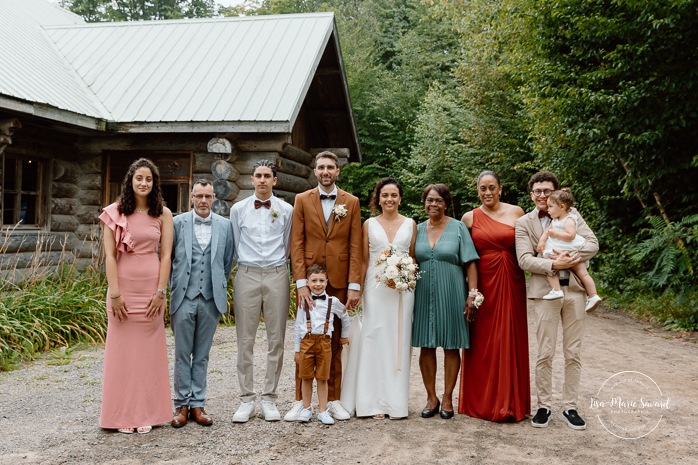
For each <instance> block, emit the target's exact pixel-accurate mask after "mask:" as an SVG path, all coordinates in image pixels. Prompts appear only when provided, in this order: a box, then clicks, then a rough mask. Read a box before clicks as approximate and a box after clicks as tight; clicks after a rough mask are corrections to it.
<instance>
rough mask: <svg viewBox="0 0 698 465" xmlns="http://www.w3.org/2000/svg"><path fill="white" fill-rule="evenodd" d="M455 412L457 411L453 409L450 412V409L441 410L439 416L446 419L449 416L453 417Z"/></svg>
mask: <svg viewBox="0 0 698 465" xmlns="http://www.w3.org/2000/svg"><path fill="white" fill-rule="evenodd" d="M454 413H455V412H454V411H453V410H451V411H450V412H449V411H448V410H441V412H439V416H440V417H441V418H443V419H444V420H448V419H449V418H453V414H454Z"/></svg>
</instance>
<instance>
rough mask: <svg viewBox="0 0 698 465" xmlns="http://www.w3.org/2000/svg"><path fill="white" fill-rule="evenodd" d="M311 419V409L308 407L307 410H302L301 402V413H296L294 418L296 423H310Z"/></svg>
mask: <svg viewBox="0 0 698 465" xmlns="http://www.w3.org/2000/svg"><path fill="white" fill-rule="evenodd" d="M311 418H313V407H312V406H310V407H308V408H303V402H301V411H300V412H298V415H297V416H296V421H302V422H303V423H307V422H309V421H310V419H311Z"/></svg>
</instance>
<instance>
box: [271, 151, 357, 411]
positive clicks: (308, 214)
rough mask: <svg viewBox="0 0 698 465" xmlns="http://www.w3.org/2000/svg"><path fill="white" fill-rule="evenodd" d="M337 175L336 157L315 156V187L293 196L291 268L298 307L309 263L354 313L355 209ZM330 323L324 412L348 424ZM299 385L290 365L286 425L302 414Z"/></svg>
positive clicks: (306, 296)
mask: <svg viewBox="0 0 698 465" xmlns="http://www.w3.org/2000/svg"><path fill="white" fill-rule="evenodd" d="M338 175H339V163H338V160H337V156H336V155H335V154H334V153H332V152H327V151H326V152H320V153H319V154H317V156H316V157H315V176H316V177H317V179H318V186H317V188H314V189H310V190H308V191H306V192H303V193H302V194H299V195H297V196H296V200H295V203H294V208H293V222H292V226H291V265H292V267H293V279H294V280H295V282H296V288H297V295H298V306H299V307H304V308H305V306H312V305H314V303H313V299H312V298H311V296H310V290H309V289H308V286H307V280H306V269H307V267H309V266H310V265H312V264H313V263H320V264H322V265H325V266H326V267H327V274H328V278H329V284H328V286H327V294H328V295H331V296H335V297H337V298H338V299H339V300H341V301H342V302H344V303H345V306H346V309H349V310H352V309H354V308H356V306H358V305H359V302H360V300H361V285H360V282H361V267H362V256H361V254H362V250H361V241H362V236H361V208H360V206H359V199H357V198H356V197H354V196H353V195H351V194H349V193H348V192H345V191H343V190H342V189H339V188H338V187H337V186H336V185H335V180H336V179H337V176H338ZM334 323H335V329H334V331H333V332H332V363H331V365H330V379H329V381H328V388H329V389H328V396H327V400H328V401H329V402H328V404H327V409H328V411H329V412H330V414H331V415H332V416H333V417H334V418H335V419H336V420H348V419H349V412H347V411H346V410H345V409H344V407H342V404H341V403H340V402H339V395H340V392H341V388H342V361H341V355H342V346H341V345H340V343H339V336H340V335H341V332H342V331H341V320H340V319H339V318H335V321H334ZM338 326H339V327H338ZM300 386H301V383H300V379H299V378H298V366H296V402H294V403H293V407H292V408H291V410H290V411H289V412H288V413H287V414H286V416H285V417H284V420H286V421H294V420H295V419H296V417H297V416H298V413H300V411H301V410H302V409H303V402H302V401H301V391H300Z"/></svg>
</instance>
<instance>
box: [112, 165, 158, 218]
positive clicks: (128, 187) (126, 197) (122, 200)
mask: <svg viewBox="0 0 698 465" xmlns="http://www.w3.org/2000/svg"><path fill="white" fill-rule="evenodd" d="M138 168H148V169H149V170H150V172H151V173H152V174H153V189H152V190H151V191H150V193H149V194H148V215H150V216H153V217H155V218H159V217H160V215H162V209H163V207H164V206H165V201H164V200H163V198H162V189H160V170H158V167H157V166H155V163H153V162H152V161H150V160H148V159H147V158H139V159H138V160H136V161H134V162H133V163H131V166H129V168H128V172H127V173H126V176H124V180H123V181H122V182H121V194H120V195H119V198H118V199H117V200H116V204H117V208H118V210H119V213H122V214H124V215H130V214H132V213H133V212H134V211H136V194H135V192H133V176H134V174H135V173H136V170H137V169H138Z"/></svg>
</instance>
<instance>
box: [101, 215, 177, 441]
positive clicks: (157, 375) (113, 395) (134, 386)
mask: <svg viewBox="0 0 698 465" xmlns="http://www.w3.org/2000/svg"><path fill="white" fill-rule="evenodd" d="M99 219H100V220H102V222H104V224H105V225H106V227H109V228H110V229H111V230H112V231H114V236H115V238H116V241H117V256H116V262H117V269H118V274H119V291H120V292H121V296H122V297H123V298H124V301H125V302H126V305H127V307H128V319H126V320H125V321H122V322H120V321H118V320H117V319H116V318H115V317H114V315H113V313H112V310H111V299H109V297H108V296H107V316H108V326H107V342H106V346H105V349H104V377H103V387H102V413H101V416H100V419H99V426H101V427H102V428H107V429H118V428H136V427H139V426H152V425H159V424H162V423H167V422H169V421H170V420H172V402H171V393H170V376H169V370H168V366H167V346H166V341H165V324H164V320H163V317H162V314H161V315H160V316H158V317H156V318H154V319H153V320H148V319H147V318H146V317H145V312H146V308H147V305H148V301H149V300H150V298H151V297H152V296H153V294H154V293H155V292H156V290H157V287H158V280H159V274H160V259H159V257H158V247H159V244H160V228H161V224H160V221H159V220H157V219H156V218H153V217H151V216H149V215H146V214H144V213H137V212H136V213H133V214H132V215H128V216H124V215H121V214H119V212H118V211H117V209H116V204H111V205H109V206H108V207H106V208H105V209H104V212H103V213H102V214H101V215H100V217H99ZM109 295H111V292H110V291H109ZM163 306H164V304H163ZM163 310H164V309H163Z"/></svg>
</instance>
